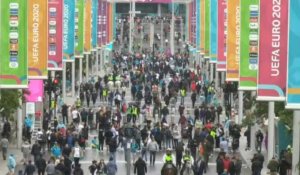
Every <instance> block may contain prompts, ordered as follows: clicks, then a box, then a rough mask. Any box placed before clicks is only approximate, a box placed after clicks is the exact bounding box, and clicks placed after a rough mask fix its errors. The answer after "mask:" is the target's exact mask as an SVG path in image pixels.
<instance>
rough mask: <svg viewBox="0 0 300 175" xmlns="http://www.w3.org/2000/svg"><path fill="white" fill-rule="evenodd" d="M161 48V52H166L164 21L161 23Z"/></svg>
mask: <svg viewBox="0 0 300 175" xmlns="http://www.w3.org/2000/svg"><path fill="white" fill-rule="evenodd" d="M160 46H161V50H164V20H163V19H162V20H161V22H160Z"/></svg>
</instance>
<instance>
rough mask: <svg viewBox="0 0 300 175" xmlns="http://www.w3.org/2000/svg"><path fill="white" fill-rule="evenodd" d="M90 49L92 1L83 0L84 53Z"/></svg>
mask: <svg viewBox="0 0 300 175" xmlns="http://www.w3.org/2000/svg"><path fill="white" fill-rule="evenodd" d="M91 49H92V0H85V9H84V52H85V53H87V54H88V53H90V52H91Z"/></svg>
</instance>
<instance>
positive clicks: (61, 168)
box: [55, 159, 66, 175]
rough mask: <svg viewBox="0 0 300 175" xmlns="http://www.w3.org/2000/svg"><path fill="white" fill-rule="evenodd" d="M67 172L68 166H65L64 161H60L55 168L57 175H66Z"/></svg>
mask: <svg viewBox="0 0 300 175" xmlns="http://www.w3.org/2000/svg"><path fill="white" fill-rule="evenodd" d="M65 172H66V166H65V165H64V159H60V161H59V163H58V164H57V165H56V167H55V175H64V174H65Z"/></svg>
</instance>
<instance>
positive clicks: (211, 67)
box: [208, 63, 214, 82]
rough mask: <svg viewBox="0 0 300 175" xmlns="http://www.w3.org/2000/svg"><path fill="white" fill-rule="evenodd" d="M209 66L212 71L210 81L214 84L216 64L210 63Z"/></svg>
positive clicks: (210, 71)
mask: <svg viewBox="0 0 300 175" xmlns="http://www.w3.org/2000/svg"><path fill="white" fill-rule="evenodd" d="M208 64H210V70H209V74H210V78H209V81H210V82H213V81H214V64H212V63H208Z"/></svg>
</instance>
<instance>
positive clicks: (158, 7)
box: [157, 4, 161, 17]
mask: <svg viewBox="0 0 300 175" xmlns="http://www.w3.org/2000/svg"><path fill="white" fill-rule="evenodd" d="M157 16H159V17H161V4H158V6H157Z"/></svg>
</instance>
